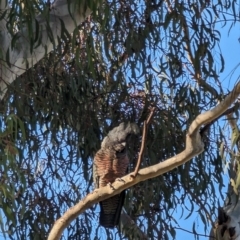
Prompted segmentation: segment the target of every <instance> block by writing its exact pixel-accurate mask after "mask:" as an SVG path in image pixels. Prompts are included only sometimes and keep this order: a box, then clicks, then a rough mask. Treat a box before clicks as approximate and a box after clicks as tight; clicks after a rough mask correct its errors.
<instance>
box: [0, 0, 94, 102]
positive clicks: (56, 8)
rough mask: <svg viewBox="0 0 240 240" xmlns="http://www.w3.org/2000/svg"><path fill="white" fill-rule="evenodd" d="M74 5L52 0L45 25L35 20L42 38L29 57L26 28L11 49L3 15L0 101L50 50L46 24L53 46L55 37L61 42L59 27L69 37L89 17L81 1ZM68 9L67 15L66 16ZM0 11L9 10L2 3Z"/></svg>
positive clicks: (0, 35) (42, 18)
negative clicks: (7, 58)
mask: <svg viewBox="0 0 240 240" xmlns="http://www.w3.org/2000/svg"><path fill="white" fill-rule="evenodd" d="M86 1H87V0H86ZM76 2H79V1H74V0H71V1H67V0H56V1H55V2H54V4H53V5H52V7H51V11H50V14H49V20H48V21H46V18H45V17H44V15H39V16H37V17H36V20H37V22H38V23H39V31H41V34H39V35H41V36H42V39H41V44H40V45H39V46H38V47H36V48H33V51H32V53H31V52H30V43H29V41H28V39H29V38H28V29H27V27H24V28H23V29H20V30H19V32H18V40H17V41H16V44H15V47H14V48H11V41H12V36H11V34H10V33H9V31H8V30H7V28H6V19H7V18H8V16H7V15H6V16H5V17H4V18H3V19H2V20H1V21H0V42H1V49H0V56H1V59H2V61H1V60H0V99H2V98H3V97H4V95H5V93H6V91H7V85H9V84H11V83H12V82H13V81H14V80H15V79H16V78H17V77H18V76H20V75H21V74H23V73H24V72H25V71H26V70H27V68H31V67H32V66H34V65H35V64H36V63H37V62H38V61H39V60H40V59H42V58H43V57H44V56H45V54H46V53H49V52H50V51H51V50H53V43H52V41H51V39H50V38H49V35H48V31H47V29H46V26H47V24H46V23H48V24H49V26H50V28H51V32H52V38H53V40H54V42H55V44H57V39H58V37H59V38H60V39H61V30H62V29H61V28H62V23H64V25H65V28H66V29H67V30H68V32H69V33H72V32H73V31H74V29H75V28H76V27H77V26H78V25H80V23H82V22H83V21H84V19H85V18H86V17H87V16H88V15H89V14H90V13H91V10H90V9H89V8H87V9H85V7H84V1H80V2H81V3H82V5H79V4H76ZM96 4H97V1H96ZM69 9H70V12H71V14H69ZM0 10H1V13H2V12H4V11H7V10H9V6H8V5H7V4H6V2H5V1H4V0H1V1H0ZM60 20H61V21H62V23H61V21H60ZM32 25H33V32H35V31H36V24H35V21H34V23H33V24H32ZM36 45H37V43H35V46H36ZM8 49H9V50H8ZM7 51H9V63H10V67H9V64H7V62H6V53H7Z"/></svg>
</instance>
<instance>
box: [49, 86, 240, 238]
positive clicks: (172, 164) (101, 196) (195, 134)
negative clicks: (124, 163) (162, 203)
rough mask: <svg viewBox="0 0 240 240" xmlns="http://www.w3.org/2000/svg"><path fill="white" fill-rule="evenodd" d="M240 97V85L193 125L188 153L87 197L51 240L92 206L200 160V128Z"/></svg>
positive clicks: (54, 230) (56, 228) (60, 223)
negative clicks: (138, 184) (195, 157)
mask: <svg viewBox="0 0 240 240" xmlns="http://www.w3.org/2000/svg"><path fill="white" fill-rule="evenodd" d="M239 94H240V83H238V84H237V85H236V86H235V88H234V89H233V91H232V92H231V93H230V94H229V95H228V96H227V97H226V98H225V100H223V101H222V102H221V103H220V104H219V105H217V106H216V107H215V108H213V109H212V110H209V111H207V112H205V113H202V114H200V115H198V116H197V118H196V119H195V120H194V121H193V123H192V124H191V125H190V127H189V130H188V134H187V135H186V146H185V150H184V151H182V152H181V153H179V154H177V155H176V156H174V157H172V158H169V159H167V160H165V161H164V162H160V163H158V164H155V165H153V166H150V167H147V168H144V169H140V170H139V172H138V175H137V176H136V177H135V178H132V177H131V174H132V173H130V174H128V175H126V176H124V177H123V178H122V180H123V181H115V182H114V183H112V185H111V187H109V186H106V187H103V188H100V189H96V190H95V191H94V192H92V193H90V194H88V195H87V196H86V197H85V198H84V199H82V200H81V201H80V202H79V203H78V204H76V205H75V206H74V207H72V208H70V209H69V210H68V211H67V212H66V213H64V215H63V216H62V217H61V218H59V219H58V220H57V221H56V222H55V224H54V226H53V228H52V230H51V232H50V234H49V237H48V240H57V239H60V237H61V235H62V232H63V230H64V229H65V228H66V227H68V226H69V225H70V223H71V222H72V221H73V220H74V219H75V218H77V217H78V216H79V214H81V213H82V212H84V211H85V210H86V209H88V208H89V207H91V206H92V205H93V204H96V203H98V202H99V201H103V200H105V199H107V198H109V197H112V196H114V195H116V194H119V193H120V192H122V191H123V190H125V189H127V188H130V187H132V186H134V185H136V184H137V183H139V182H142V181H145V180H147V179H150V178H154V177H157V176H160V175H162V174H164V173H166V172H169V171H171V170H172V169H174V168H176V167H178V166H180V165H182V164H184V163H186V162H187V161H189V160H191V159H192V158H193V157H194V156H197V155H198V154H200V153H201V152H203V150H204V146H203V142H202V141H201V136H200V134H199V130H200V127H201V126H202V125H203V124H206V123H208V122H211V121H213V120H214V119H215V118H218V117H219V116H220V115H221V114H222V113H223V112H225V111H226V110H227V108H228V107H229V106H230V105H231V104H232V103H233V102H234V101H235V100H236V98H237V97H238V95H239Z"/></svg>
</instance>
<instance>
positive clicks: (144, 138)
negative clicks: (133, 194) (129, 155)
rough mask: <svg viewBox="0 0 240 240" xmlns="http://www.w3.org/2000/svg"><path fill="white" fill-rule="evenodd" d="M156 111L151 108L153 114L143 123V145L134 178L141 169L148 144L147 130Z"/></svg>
mask: <svg viewBox="0 0 240 240" xmlns="http://www.w3.org/2000/svg"><path fill="white" fill-rule="evenodd" d="M154 111H155V107H153V108H151V112H150V114H149V117H148V119H147V121H144V122H143V135H142V144H141V149H140V152H139V155H138V160H137V165H136V167H135V170H134V172H133V174H132V175H131V176H132V177H136V175H137V173H138V171H139V168H140V164H141V162H142V158H143V153H144V149H145V143H146V137H147V129H148V125H149V123H150V121H151V119H152V116H153V113H154Z"/></svg>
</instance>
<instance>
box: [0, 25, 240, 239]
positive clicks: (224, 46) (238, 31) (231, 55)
mask: <svg viewBox="0 0 240 240" xmlns="http://www.w3.org/2000/svg"><path fill="white" fill-rule="evenodd" d="M218 30H220V32H221V34H222V38H221V42H220V46H221V50H222V55H223V56H224V59H225V70H224V72H223V73H222V74H221V75H220V82H221V83H222V85H223V86H224V89H225V93H227V92H228V90H231V89H232V88H233V86H234V84H235V83H236V82H237V80H238V77H239V68H238V67H237V66H238V64H239V63H240V61H239V56H240V42H239V40H238V39H239V38H240V25H239V26H235V27H234V28H233V29H232V30H231V32H230V35H229V36H228V26H225V27H224V28H221V26H220V24H219V29H218ZM234 70H235V71H234ZM225 179H226V183H227V181H228V178H227V176H226V177H225ZM178 214H179V215H180V214H181V212H180V211H179V213H178ZM178 214H176V216H178ZM185 217H186V215H184V216H183V217H182V218H181V219H180V220H179V224H180V225H181V227H182V228H184V229H186V230H188V231H190V232H191V231H192V224H193V222H195V223H196V230H197V232H198V233H199V234H205V232H204V227H203V224H202V222H201V219H200V218H199V217H198V214H197V213H196V214H193V215H192V216H191V217H190V218H188V219H187V220H185ZM206 234H208V233H206ZM184 238H188V239H194V237H193V234H192V233H187V232H186V231H183V230H177V239H184ZM0 239H4V238H3V237H2V236H1V234H0ZM199 239H200V240H206V239H208V238H207V237H199Z"/></svg>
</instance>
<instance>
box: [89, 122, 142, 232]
mask: <svg viewBox="0 0 240 240" xmlns="http://www.w3.org/2000/svg"><path fill="white" fill-rule="evenodd" d="M138 133H139V128H138V126H137V124H135V123H121V124H120V125H119V126H118V127H115V128H114V129H112V130H111V131H110V132H109V133H108V135H107V136H106V137H105V138H104V139H103V141H102V144H101V149H100V150H99V151H98V152H97V153H96V155H95V157H94V163H93V181H94V183H95V188H101V187H104V186H106V185H107V184H109V183H110V184H111V183H113V182H114V181H115V180H116V179H117V178H121V177H123V176H124V175H126V173H127V168H128V164H129V159H128V156H127V142H128V140H129V138H130V136H131V135H137V134H138ZM124 198H125V191H123V192H121V193H120V194H118V195H115V196H113V197H111V198H109V199H106V200H104V201H102V202H100V220H99V222H100V225H102V226H103V227H108V228H113V227H115V226H116V225H118V223H119V219H120V214H121V210H122V206H123V203H124Z"/></svg>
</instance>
